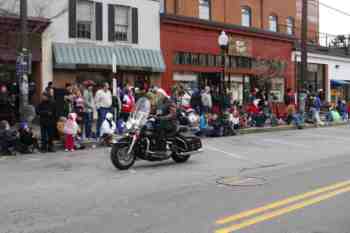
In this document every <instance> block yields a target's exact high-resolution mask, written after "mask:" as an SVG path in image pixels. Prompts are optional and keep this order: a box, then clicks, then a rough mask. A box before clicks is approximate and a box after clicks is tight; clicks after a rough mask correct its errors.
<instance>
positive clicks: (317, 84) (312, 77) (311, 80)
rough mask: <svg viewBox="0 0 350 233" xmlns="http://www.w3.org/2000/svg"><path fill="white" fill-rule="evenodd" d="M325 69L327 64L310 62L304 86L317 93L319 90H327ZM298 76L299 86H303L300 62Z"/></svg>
mask: <svg viewBox="0 0 350 233" xmlns="http://www.w3.org/2000/svg"><path fill="white" fill-rule="evenodd" d="M324 70H325V65H322V64H308V75H307V77H306V79H305V80H304V88H307V90H308V91H309V92H312V93H317V92H318V91H319V90H323V91H326V88H325V72H324ZM297 77H298V83H299V87H302V86H301V80H300V63H298V69H297Z"/></svg>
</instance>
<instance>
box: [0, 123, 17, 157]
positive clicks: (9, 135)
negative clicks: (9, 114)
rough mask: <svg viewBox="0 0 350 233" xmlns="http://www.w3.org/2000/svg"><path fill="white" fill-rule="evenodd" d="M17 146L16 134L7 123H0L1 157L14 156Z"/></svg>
mask: <svg viewBox="0 0 350 233" xmlns="http://www.w3.org/2000/svg"><path fill="white" fill-rule="evenodd" d="M17 146H18V137H17V132H16V131H15V130H13V129H11V127H10V124H9V123H8V121H5V120H3V121H1V122H0V151H1V154H3V155H16V149H17Z"/></svg>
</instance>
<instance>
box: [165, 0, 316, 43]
mask: <svg viewBox="0 0 350 233" xmlns="http://www.w3.org/2000/svg"><path fill="white" fill-rule="evenodd" d="M161 4H162V9H161V11H162V13H165V14H172V15H179V16H186V17H193V18H201V19H208V20H210V21H214V22H220V23H226V24H235V25H244V26H249V27H253V28H259V29H265V30H270V29H271V30H274V29H276V31H278V32H282V33H283V32H284V33H289V34H295V35H297V37H299V36H300V24H301V23H300V22H301V7H302V0H283V1H276V0H234V1H232V0H161ZM318 4H319V3H318V2H317V1H309V6H308V8H309V12H308V14H309V16H308V18H309V19H308V20H309V39H310V40H312V41H317V40H318V38H317V37H318V31H319V5H318ZM248 21H249V22H248ZM274 21H275V22H276V25H277V27H274V26H273V24H274Z"/></svg>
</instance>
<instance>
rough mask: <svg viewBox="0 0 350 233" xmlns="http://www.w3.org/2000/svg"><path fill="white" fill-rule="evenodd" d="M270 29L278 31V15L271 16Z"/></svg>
mask: <svg viewBox="0 0 350 233" xmlns="http://www.w3.org/2000/svg"><path fill="white" fill-rule="evenodd" d="M269 30H270V31H273V32H277V31H278V18H277V16H276V15H270V16H269Z"/></svg>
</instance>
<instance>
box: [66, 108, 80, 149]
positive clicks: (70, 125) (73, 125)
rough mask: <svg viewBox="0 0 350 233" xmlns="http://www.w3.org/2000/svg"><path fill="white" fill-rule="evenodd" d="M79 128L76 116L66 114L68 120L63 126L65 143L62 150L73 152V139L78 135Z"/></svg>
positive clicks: (74, 114)
mask: <svg viewBox="0 0 350 233" xmlns="http://www.w3.org/2000/svg"><path fill="white" fill-rule="evenodd" d="M79 131H80V128H79V125H78V123H77V114H76V113H70V114H68V120H67V121H66V124H65V125H64V134H65V143H64V148H65V149H66V151H74V138H75V137H76V136H77V134H78V133H79Z"/></svg>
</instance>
